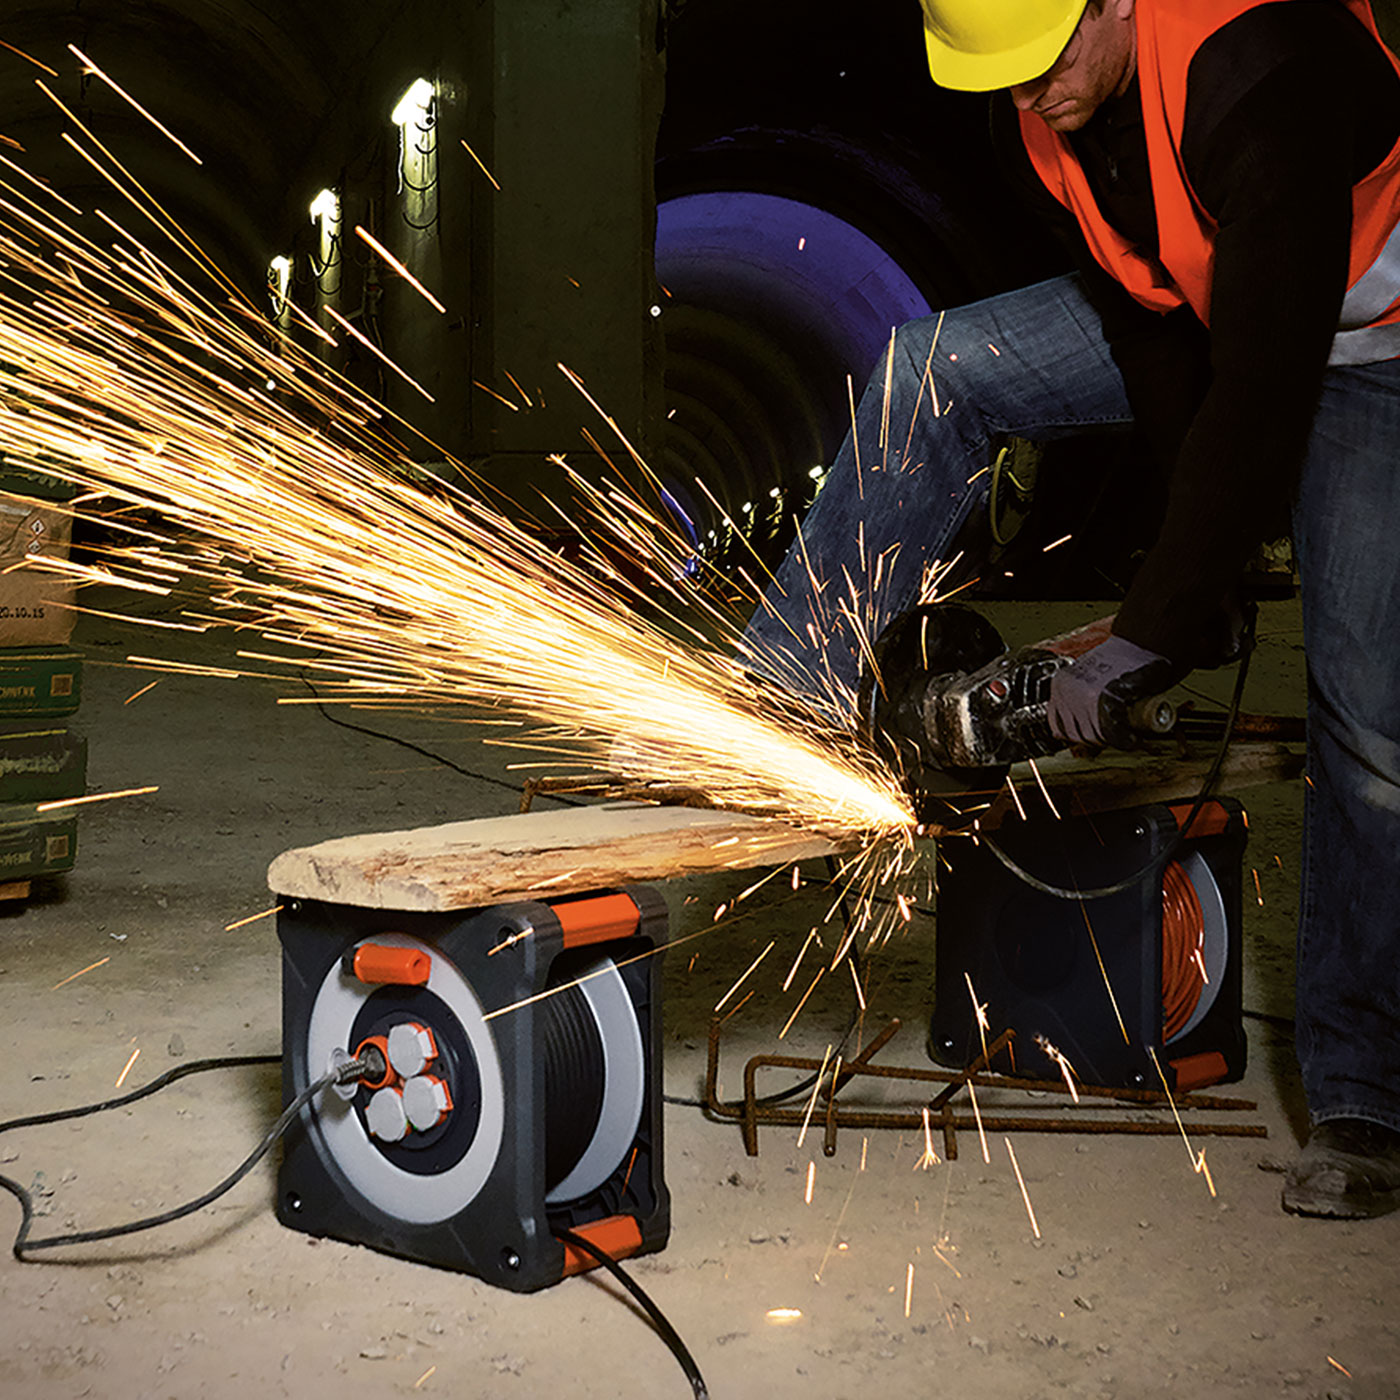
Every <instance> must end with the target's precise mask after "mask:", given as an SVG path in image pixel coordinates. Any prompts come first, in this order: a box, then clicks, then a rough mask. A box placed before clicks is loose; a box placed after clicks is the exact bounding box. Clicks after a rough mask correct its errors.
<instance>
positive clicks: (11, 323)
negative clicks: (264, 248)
mask: <svg viewBox="0 0 1400 1400" xmlns="http://www.w3.org/2000/svg"><path fill="white" fill-rule="evenodd" d="M109 178H111V179H112V180H113V183H114V185H116V186H117V187H118V188H121V189H122V192H123V193H124V194H126V195H127V197H128V198H129V199H131V200H132V202H133V203H136V204H137V206H138V208H141V209H142V211H143V212H144V213H146V214H147V215H148V217H151V218H152V220H153V222H155V223H157V225H161V224H162V222H163V218H162V216H161V215H160V214H159V211H155V212H152V209H151V207H150V206H149V205H146V204H144V203H143V196H142V194H141V193H140V192H139V190H134V189H132V188H131V187H130V186H126V185H124V184H123V183H122V182H121V179H120V176H119V175H117V174H115V173H112V174H109ZM104 217H105V216H104ZM107 224H108V226H109V227H110V228H111V229H112V230H115V234H116V237H115V241H114V242H113V243H112V244H111V245H110V246H107V245H99V244H97V243H95V242H93V241H90V240H89V239H88V238H86V237H85V236H84V235H83V234H81V233H79V232H78V231H76V230H75V229H74V228H73V227H71V226H70V225H68V224H67V223H65V222H64V221H63V219H62V218H61V217H60V216H58V215H55V214H51V213H49V212H47V211H46V210H44V209H43V208H42V207H41V206H40V205H38V204H37V203H35V202H34V201H32V200H29V199H28V198H27V197H26V196H23V195H20V194H18V192H16V191H12V190H10V188H9V187H8V186H5V187H4V188H3V189H0V260H3V263H4V267H3V268H2V269H0V451H3V452H4V454H5V455H6V457H8V458H9V459H10V460H12V461H14V462H18V463H20V464H29V465H32V466H34V467H35V468H37V469H39V470H45V471H49V472H51V473H56V474H59V475H63V476H67V477H69V478H70V479H72V480H74V481H76V482H78V483H80V484H81V485H83V486H84V487H87V488H91V489H92V490H94V491H98V492H104V493H106V496H107V498H108V505H109V506H110V504H111V503H113V502H115V503H116V504H117V505H118V506H120V507H127V508H129V507H135V508H137V510H138V512H155V513H156V514H157V515H158V516H159V517H160V518H161V519H163V520H165V521H167V522H169V523H170V525H169V528H165V527H162V526H154V527H152V526H148V525H146V524H145V523H141V524H131V525H128V526H127V527H125V528H127V530H128V531H129V537H130V541H131V542H130V545H129V546H127V547H125V548H115V547H113V548H110V549H109V550H108V551H107V554H106V557H104V558H101V560H100V562H99V564H98V566H96V567H94V566H92V565H83V564H78V563H75V562H71V561H63V560H59V559H52V558H50V559H44V558H40V559H38V560H37V561H36V562H38V563H39V564H40V565H41V566H42V567H46V568H49V569H51V570H53V571H54V572H56V573H64V572H67V573H69V574H70V575H73V576H75V577H77V578H78V579H79V581H80V582H112V583H119V584H122V585H125V586H128V587H132V588H136V589H138V590H141V591H143V592H147V593H156V594H164V595H174V596H179V594H180V592H181V590H183V589H186V588H189V587H191V586H192V585H195V584H200V585H202V586H203V587H205V588H206V589H208V588H209V587H211V586H212V589H213V592H214V595H215V604H214V607H213V608H212V610H211V612H210V613H209V614H205V615H193V618H194V620H195V621H197V622H200V623H204V624H209V625H214V624H218V623H224V624H230V625H236V626H238V627H240V628H243V629H245V635H248V636H250V637H252V638H256V640H255V641H253V642H252V643H251V644H250V645H247V646H245V648H244V649H243V650H242V651H241V652H240V653H239V655H240V658H241V660H242V661H243V662H245V663H247V664H249V668H250V669H251V670H254V671H257V672H258V673H260V674H266V673H268V671H269V669H270V671H271V673H273V674H287V672H288V671H289V670H291V671H297V670H300V669H302V668H305V669H307V670H309V671H311V672H312V673H314V674H315V675H316V676H318V677H319V678H321V679H322V680H324V681H325V682H326V683H327V685H328V686H329V687H330V688H331V690H332V691H333V693H334V694H335V696H336V698H338V699H342V700H351V701H358V702H396V703H402V702H405V701H412V702H420V703H432V704H435V705H443V704H463V705H472V706H480V705H483V704H484V705H490V706H495V707H500V706H504V707H506V708H507V709H509V710H510V711H512V712H514V713H517V714H520V715H523V716H526V717H528V718H530V719H533V720H534V721H536V722H538V723H540V724H541V725H543V726H544V727H543V728H542V729H541V730H538V731H536V732H535V733H534V734H533V735H532V736H531V739H532V741H533V742H535V743H536V744H538V743H540V742H542V741H543V742H548V743H549V744H550V745H552V746H553V748H554V750H555V751H556V752H558V751H560V750H563V751H570V752H574V753H575V754H579V755H583V756H588V757H592V758H593V759H595V760H596V759H597V757H598V756H599V755H600V754H601V753H602V752H603V751H604V746H605V745H606V744H607V742H608V741H610V740H615V739H618V738H622V739H624V740H625V745H624V749H625V752H624V755H623V756H622V758H621V760H620V762H619V763H618V765H617V766H618V767H620V768H621V769H623V770H624V771H630V772H632V773H633V774H635V775H638V776H641V777H644V778H645V779H647V780H649V781H659V782H663V783H665V782H670V783H674V784H676V785H678V786H684V787H687V788H689V789H692V790H696V791H698V792H700V793H702V794H703V795H704V796H705V797H706V798H707V799H708V800H710V801H711V802H713V803H714V804H715V805H719V806H726V807H732V808H735V809H739V810H744V811H749V812H754V813H757V814H760V815H765V816H770V817H777V818H783V819H786V820H788V821H791V822H796V823H799V824H801V825H804V826H807V827H810V828H813V829H815V830H818V831H821V832H823V833H826V834H829V835H831V836H833V837H835V838H837V839H840V840H843V841H845V842H847V843H849V842H851V841H853V840H860V839H867V840H868V839H870V838H871V837H872V836H875V837H878V836H885V837H893V838H894V845H895V846H898V845H900V844H901V843H906V844H907V837H906V836H904V835H903V833H905V832H907V830H908V828H909V827H910V826H911V825H912V816H911V814H910V812H909V809H908V804H907V800H906V798H905V797H904V795H903V792H902V790H901V788H900V785H899V783H898V782H897V780H896V779H895V777H894V775H893V774H892V773H890V772H889V771H888V770H887V769H886V768H885V767H884V765H883V764H882V763H881V762H880V760H879V759H878V758H877V757H876V756H874V755H872V754H870V753H868V752H865V751H863V750H862V749H861V748H860V747H859V746H858V745H857V744H856V742H855V741H854V740H853V738H852V737H851V735H850V734H849V732H844V731H843V730H842V729H841V727H840V726H839V725H837V724H835V723H825V724H824V723H823V722H822V721H821V720H820V719H819V718H818V717H816V716H813V715H812V714H811V713H809V712H803V714H802V715H801V719H800V722H796V720H795V718H794V717H793V716H791V715H784V714H783V712H782V711H781V710H778V709H775V704H776V702H774V701H772V700H771V699H768V698H765V697H764V696H763V695H762V694H761V693H760V692H759V691H758V690H757V688H756V687H755V686H754V685H753V683H752V682H751V681H750V680H749V679H748V678H747V677H746V676H745V675H744V674H743V673H742V672H741V671H740V670H739V668H738V667H737V666H736V664H735V663H734V662H733V661H732V660H730V659H729V654H728V651H727V650H726V649H725V647H724V646H722V645H716V643H715V642H714V640H713V638H712V637H709V636H707V635H706V634H704V633H702V631H701V630H700V629H699V628H697V627H696V626H695V625H694V624H693V623H684V624H683V625H677V620H676V618H671V619H667V618H662V619H661V620H660V621H652V620H650V619H646V618H643V617H642V615H641V614H640V613H638V612H637V611H635V610H633V609H630V608H628V607H626V606H624V605H623V604H622V602H621V601H620V599H619V596H618V592H617V591H616V590H614V589H611V588H609V587H607V586H605V585H600V583H599V581H598V579H597V578H596V577H594V576H593V575H592V574H591V573H590V572H589V571H587V570H586V569H584V568H583V567H579V566H575V565H572V564H570V563H568V562H566V561H564V560H563V559H561V558H559V557H558V556H557V555H556V554H554V553H552V552H551V551H549V550H548V549H546V548H545V547H544V546H543V545H542V544H541V543H540V542H539V540H538V539H537V538H535V537H534V536H533V535H532V534H530V533H529V532H528V531H527V530H526V529H525V528H524V527H523V526H522V525H520V524H518V523H516V522H515V521H514V520H512V519H511V518H508V517H507V516H506V515H505V514H504V513H503V512H502V511H500V510H498V509H495V508H494V507H492V506H490V505H488V504H487V503H486V502H485V501H484V500H483V499H481V498H480V497H476V496H473V495H469V494H467V493H466V492H464V491H460V490H455V489H450V488H448V487H446V486H443V487H442V488H441V489H434V490H433V491H431V492H429V491H426V490H424V489H421V488H420V487H419V486H418V485H416V484H415V482H414V480H413V479H412V478H413V475H414V467H413V463H412V461H411V459H410V458H409V457H408V455H407V454H406V452H405V451H404V450H403V449H402V448H401V447H400V446H399V445H398V442H397V438H396V434H399V433H401V431H402V427H401V425H398V424H394V423H392V422H391V421H390V419H389V416H388V414H387V411H385V410H383V409H382V408H381V407H380V406H379V405H377V404H375V403H373V402H372V401H370V400H368V399H366V398H365V397H363V396H362V395H360V394H359V393H358V392H357V391H356V390H355V389H354V388H353V387H351V386H350V385H349V384H348V383H347V382H345V381H342V380H338V379H337V378H336V377H335V376H334V375H333V374H332V373H331V372H330V371H328V370H327V369H326V368H325V367H324V366H323V365H321V364H320V363H319V362H318V361H317V360H316V359H315V358H314V357H313V356H312V355H310V354H307V353H306V352H304V351H303V350H302V349H301V348H299V347H298V346H297V345H296V344H295V343H294V342H293V341H292V340H291V339H290V338H289V337H288V336H286V335H283V334H280V333H279V332H278V331H277V330H276V328H275V327H271V326H269V325H268V324H267V322H266V320H265V318H262V317H260V316H258V315H257V313H256V311H255V309H254V308H252V307H251V306H250V305H249V304H248V303H246V302H244V301H240V300H239V299H237V298H232V297H230V296H229V294H228V283H227V282H226V281H223V279H219V281H220V283H221V285H213V284H211V286H210V288H209V290H208V291H207V292H206V291H202V290H200V289H199V288H197V287H196V286H194V285H193V284H192V283H191V282H189V281H187V280H185V279H183V278H182V277H181V276H180V275H179V274H177V273H176V272H175V271H173V270H172V268H171V267H170V266H168V265H167V264H165V263H164V262H162V261H161V260H160V259H159V258H158V257H157V256H156V255H154V254H153V253H152V252H151V251H150V250H149V249H148V248H146V247H145V246H143V245H142V244H140V243H138V242H137V241H136V239H135V238H134V237H133V236H132V235H131V234H130V233H128V232H126V231H125V230H123V229H121V228H120V227H119V226H118V225H117V224H115V223H113V222H112V221H111V220H110V219H109V220H107ZM177 242H178V240H177ZM601 495H602V496H603V497H607V496H612V497H616V496H617V493H616V492H612V493H607V492H605V493H601ZM612 505H613V508H614V515H615V519H614V523H613V525H612V529H613V531H614V533H615V534H616V535H617V536H618V537H619V538H620V539H622V540H624V541H626V542H628V543H629V546H634V545H635V543H636V539H637V537H638V535H639V534H640V533H641V532H642V531H643V529H644V527H645V525H646V524H647V518H638V517H646V509H645V507H644V506H638V505H636V504H634V503H629V502H626V501H622V500H621V499H620V498H618V499H614V500H613V501H612ZM89 509H92V507H89ZM629 512H630V514H629ZM120 518H121V517H120V516H118V517H115V519H117V520H118V521H119V520H120ZM138 518H141V519H142V520H143V522H144V518H145V517H138ZM108 519H109V524H110V523H111V521H112V519H113V517H111V516H109V517H108ZM191 540H193V543H191V542H190V541H191ZM673 548H675V546H674V545H670V544H667V543H666V542H665V541H664V540H662V541H661V542H660V543H658V544H656V545H654V546H653V558H652V560H651V562H652V564H653V571H654V572H655V573H656V574H657V576H658V577H665V576H666V570H667V567H668V565H669V564H670V563H671V562H672V561H671V560H670V559H669V557H668V553H667V551H668V550H669V549H673ZM676 602H677V613H678V615H679V607H680V605H681V602H682V600H681V599H680V598H679V595H677V599H676ZM712 630H713V629H712ZM678 634H679V635H678ZM721 640H724V639H721ZM731 640H732V638H731ZM888 850H889V847H888V845H887V846H886V852H887V853H888ZM882 859H888V854H886V856H885V857H883V858H882Z"/></svg>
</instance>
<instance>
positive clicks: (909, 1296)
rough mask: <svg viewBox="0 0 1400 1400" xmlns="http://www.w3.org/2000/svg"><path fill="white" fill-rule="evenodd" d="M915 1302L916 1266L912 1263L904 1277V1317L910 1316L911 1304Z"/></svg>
mask: <svg viewBox="0 0 1400 1400" xmlns="http://www.w3.org/2000/svg"><path fill="white" fill-rule="evenodd" d="M913 1301H914V1265H913V1262H912V1261H911V1262H910V1265H909V1271H908V1273H906V1274H905V1276H904V1316H905V1317H908V1316H909V1307H910V1304H911V1303H913Z"/></svg>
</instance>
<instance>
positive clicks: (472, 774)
mask: <svg viewBox="0 0 1400 1400" xmlns="http://www.w3.org/2000/svg"><path fill="white" fill-rule="evenodd" d="M300 674H301V682H302V684H303V685H304V686H305V687H306V688H307V689H308V690H309V691H310V692H311V696H312V699H313V700H314V701H315V702H316V708H317V709H318V710H319V711H320V712H321V718H322V719H326V720H329V721H330V722H331V723H332V724H338V725H339V726H340V727H341V728H342V729H349V730H352V731H353V732H354V733H356V734H365V735H368V736H369V738H371V739H383V740H384V742H385V743H386V744H397V745H398V746H399V747H400V748H401V749H407V750H408V751H409V752H410V753H416V754H421V755H422V756H423V757H424V758H430V759H432V761H433V762H434V763H440V764H441V765H442V766H443V767H444V768H450V769H451V770H452V771H453V772H454V773H460V774H461V775H462V776H463V777H464V778H470V779H472V781H473V782H478V783H489V784H491V785H492V786H493V787H499V788H505V789H506V790H507V791H508V792H512V793H514V794H515V795H516V796H517V797H518V796H519V795H520V787H519V785H518V784H517V783H512V782H509V781H507V780H506V779H505V778H497V777H495V776H494V775H493V774H491V773H479V772H477V771H476V770H475V769H473V768H463V767H462V765H461V764H460V763H454V762H453V761H452V760H451V759H450V758H444V757H443V755H442V754H440V753H434V752H433V751H432V750H431V749H425V748H424V747H423V746H422V745H421V744H415V743H414V742H413V741H412V740H411V739H404V738H401V737H400V736H399V735H397V734H386V733H385V732H384V731H383V730H382V729H370V728H369V727H368V726H367V725H363V724H352V723H351V722H350V721H349V720H348V719H341V718H340V716H339V715H333V714H331V712H330V711H329V710H328V709H326V707H325V705H324V704H322V702H321V694H320V692H319V691H318V690H317V689H316V687H315V686H314V685H312V684H311V682H310V680H308V679H307V676H306V672H305V671H303V672H301V673H300ZM541 797H542V798H544V799H545V800H547V801H550V802H559V803H562V804H563V805H564V806H565V807H586V806H588V803H586V802H580V801H579V800H578V799H577V798H573V797H565V796H563V795H562V794H561V793H556V792H550V793H542V794H541Z"/></svg>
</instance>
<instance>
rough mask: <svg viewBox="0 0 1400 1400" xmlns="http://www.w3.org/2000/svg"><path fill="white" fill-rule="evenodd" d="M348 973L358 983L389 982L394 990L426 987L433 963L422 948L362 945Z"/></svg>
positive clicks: (356, 950) (374, 944) (357, 950)
mask: <svg viewBox="0 0 1400 1400" xmlns="http://www.w3.org/2000/svg"><path fill="white" fill-rule="evenodd" d="M350 971H351V972H353V973H354V975H355V976H356V977H358V978H359V979H360V981H361V982H377V983H383V982H391V983H393V984H394V985H395V986H396V987H425V986H427V984H428V978H429V977H431V976H432V972H433V960H432V958H431V956H430V955H429V954H428V953H426V952H425V951H424V950H423V949H422V948H391V947H389V946H388V945H387V944H384V943H361V944H360V946H359V947H358V948H356V949H355V956H354V958H353V959H352V961H351V964H350Z"/></svg>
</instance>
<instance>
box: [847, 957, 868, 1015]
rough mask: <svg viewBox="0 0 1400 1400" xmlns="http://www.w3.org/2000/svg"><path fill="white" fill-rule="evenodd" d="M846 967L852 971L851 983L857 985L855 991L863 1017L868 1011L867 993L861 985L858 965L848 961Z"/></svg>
mask: <svg viewBox="0 0 1400 1400" xmlns="http://www.w3.org/2000/svg"><path fill="white" fill-rule="evenodd" d="M846 966H847V967H848V968H850V969H851V981H852V982H853V983H854V984H855V989H856V1002H857V1004H858V1005H859V1006H860V1009H861V1013H862V1015H863V1014H864V1013H865V1010H866V1006H865V991H864V990H863V988H862V987H861V985H860V974H859V973H858V972H857V971H856V965H855V963H853V962H850V961H849V960H848V961H847V963H846Z"/></svg>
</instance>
